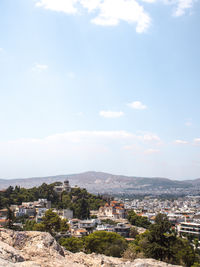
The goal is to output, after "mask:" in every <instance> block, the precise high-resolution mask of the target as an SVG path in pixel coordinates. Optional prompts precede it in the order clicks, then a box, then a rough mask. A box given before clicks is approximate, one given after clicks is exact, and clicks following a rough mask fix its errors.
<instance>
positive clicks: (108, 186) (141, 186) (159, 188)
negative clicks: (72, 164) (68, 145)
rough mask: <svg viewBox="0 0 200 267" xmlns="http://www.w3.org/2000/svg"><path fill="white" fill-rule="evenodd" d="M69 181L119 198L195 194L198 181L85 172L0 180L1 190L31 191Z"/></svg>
mask: <svg viewBox="0 0 200 267" xmlns="http://www.w3.org/2000/svg"><path fill="white" fill-rule="evenodd" d="M66 179H68V180H69V182H70V184H71V185H72V186H75V185H78V186H80V187H85V188H87V190H88V191H90V192H93V193H120V194H143V193H145V194H182V193H185V194H191V193H192V192H196V193H198V190H199V188H200V179H195V180H187V181H176V180H170V179H167V178H160V177H157V178H146V177H135V176H124V175H113V174H110V173H104V172H93V171H91V172H84V173H79V174H69V175H57V176H48V177H33V178H26V179H9V180H6V179H0V189H1V190H2V189H6V188H7V187H8V186H10V185H11V186H16V185H18V186H21V187H25V188H30V187H34V186H39V185H41V184H42V183H47V184H49V183H54V182H57V181H60V182H63V181H64V180H66Z"/></svg>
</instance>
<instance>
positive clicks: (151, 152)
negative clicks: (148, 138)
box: [144, 148, 160, 155]
mask: <svg viewBox="0 0 200 267" xmlns="http://www.w3.org/2000/svg"><path fill="white" fill-rule="evenodd" d="M159 152H160V150H159V149H153V148H150V149H147V150H145V151H144V154H147V155H149V154H155V153H159Z"/></svg>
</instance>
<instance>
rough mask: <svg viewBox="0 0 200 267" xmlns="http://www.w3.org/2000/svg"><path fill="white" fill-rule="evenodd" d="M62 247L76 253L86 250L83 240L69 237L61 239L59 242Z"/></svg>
mask: <svg viewBox="0 0 200 267" xmlns="http://www.w3.org/2000/svg"><path fill="white" fill-rule="evenodd" d="M59 243H60V245H61V246H63V247H65V248H66V249H67V250H69V251H71V252H73V253H76V252H80V251H82V250H83V249H84V242H83V239H82V238H78V237H73V236H72V237H69V238H61V239H60V240H59Z"/></svg>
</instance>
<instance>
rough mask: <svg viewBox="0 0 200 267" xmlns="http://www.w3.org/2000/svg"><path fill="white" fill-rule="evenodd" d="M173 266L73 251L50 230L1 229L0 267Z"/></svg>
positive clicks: (150, 260) (145, 260)
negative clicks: (62, 244)
mask: <svg viewBox="0 0 200 267" xmlns="http://www.w3.org/2000/svg"><path fill="white" fill-rule="evenodd" d="M4 266H5V267H54V266H55V267H115V266H116V267H173V266H174V265H170V264H166V263H164V262H159V261H156V260H153V259H137V260H135V261H133V262H130V261H125V260H123V259H119V258H113V257H107V256H104V255H96V254H94V253H93V254H89V255H88V254H84V253H75V254H74V253H71V252H69V251H66V250H65V249H64V248H62V247H61V246H60V245H59V244H58V243H57V242H56V241H55V239H54V238H53V237H52V236H51V235H50V234H48V233H43V232H15V231H11V230H6V229H1V230H0V267H4Z"/></svg>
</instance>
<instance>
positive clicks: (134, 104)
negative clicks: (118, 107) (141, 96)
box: [127, 101, 147, 110]
mask: <svg viewBox="0 0 200 267" xmlns="http://www.w3.org/2000/svg"><path fill="white" fill-rule="evenodd" d="M127 106H129V107H130V108H132V109H138V110H144V109H147V106H146V105H144V104H143V103H142V102H140V101H134V102H132V103H129V104H127Z"/></svg>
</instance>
